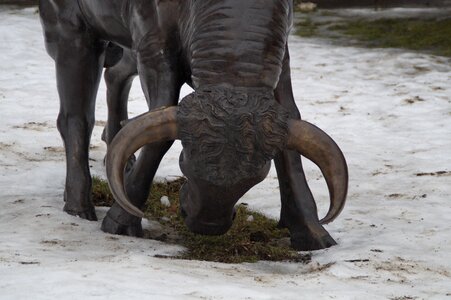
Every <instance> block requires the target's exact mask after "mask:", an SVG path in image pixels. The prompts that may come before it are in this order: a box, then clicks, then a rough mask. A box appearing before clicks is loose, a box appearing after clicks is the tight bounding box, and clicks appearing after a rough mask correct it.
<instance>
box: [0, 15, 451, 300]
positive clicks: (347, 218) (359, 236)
mask: <svg viewBox="0 0 451 300" xmlns="http://www.w3.org/2000/svg"><path fill="white" fill-rule="evenodd" d="M0 41H1V43H0V53H1V55H0V66H1V67H0V122H1V126H0V149H1V151H0V169H1V173H0V199H1V203H2V209H1V211H0V298H1V299H56V298H60V299H61V298H64V299H80V298H108V299H143V298H144V299H174V298H176V297H177V298H182V299H198V298H202V299H299V298H300V297H301V298H304V299H326V298H333V299H364V298H367V299H417V298H419V299H445V298H448V299H449V297H450V295H451V228H450V224H451V205H450V200H451V199H450V195H451V66H450V60H449V59H447V58H443V57H436V56H430V55H424V54H418V53H412V52H407V51H401V50H379V49H374V50H369V49H362V48H351V47H340V46H333V45H330V44H327V43H325V42H323V41H321V40H317V39H298V38H295V37H293V38H292V39H291V45H290V46H291V56H292V73H293V85H294V87H295V96H296V100H297V104H298V106H299V107H300V109H301V111H302V114H303V116H304V118H305V119H306V120H308V121H310V122H312V123H315V124H316V125H318V126H319V127H321V128H323V129H324V130H325V131H326V132H328V133H329V134H330V135H331V136H332V137H333V138H334V139H335V140H336V141H337V143H338V144H339V145H340V146H341V148H342V150H343V152H344V153H345V155H346V157H347V160H348V163H349V169H350V189H349V196H348V203H347V206H346V207H345V210H344V212H343V214H342V215H341V216H340V217H339V218H338V220H337V221H335V222H334V223H332V224H330V225H328V226H327V229H328V230H329V231H330V232H331V234H332V236H334V237H335V238H336V240H337V241H338V243H339V245H338V246H336V247H333V248H331V249H327V250H323V251H317V252H314V253H313V258H312V262H311V263H309V264H307V265H303V264H297V263H269V262H260V263H256V264H241V265H226V264H219V263H210V262H200V261H183V260H168V259H161V258H156V257H155V255H172V254H175V253H177V252H178V251H180V250H182V249H181V248H180V247H177V246H174V245H167V244H164V243H162V242H158V241H154V240H144V239H136V238H130V237H122V236H113V235H108V234H105V233H103V232H102V231H101V230H100V224H101V223H100V222H88V221H85V220H81V219H79V218H76V217H72V216H69V215H67V214H65V213H63V212H62V206H63V201H62V199H63V189H64V178H65V162H64V149H63V147H62V142H61V140H60V137H59V134H58V132H57V129H56V126H55V119H56V116H57V113H58V97H57V94H56V87H55V75H54V67H53V62H52V60H51V59H50V58H49V57H48V56H47V54H46V53H45V50H44V45H43V38H42V33H41V28H40V24H39V20H38V17H37V15H36V13H35V9H21V10H16V9H3V10H2V11H0ZM138 86H139V85H138V84H136V85H135V86H134V88H133V91H132V95H131V100H130V110H131V115H136V114H139V113H141V112H144V111H145V109H146V106H145V101H144V99H143V97H142V94H141V92H140V90H139V87H138ZM187 92H188V89H186V90H185V91H184V94H186V93H187ZM104 95H105V88H104V87H103V86H102V87H101V90H100V91H99V99H98V102H97V115H96V118H97V120H106V103H105V102H106V101H105V96H104ZM103 125H104V122H102V121H98V122H97V126H96V127H95V130H94V134H93V138H92V149H91V163H92V167H91V170H92V173H93V174H96V175H99V176H104V167H103V166H102V160H103V156H104V155H105V150H106V149H105V146H104V144H103V143H102V142H101V139H100V135H101V132H102V128H103V127H102V126H103ZM180 149H181V146H180V144H178V143H177V144H176V145H175V146H174V147H173V148H172V149H171V151H170V152H169V153H168V154H167V155H166V157H165V159H164V161H163V163H162V166H161V168H160V169H159V171H158V177H159V178H160V179H165V178H166V179H167V178H171V177H174V176H179V175H181V173H180V171H179V169H178V153H179V151H180ZM305 165H306V166H305V168H306V172H307V176H308V178H309V184H310V186H311V188H312V190H313V192H314V194H315V196H316V199H317V202H318V205H319V208H320V211H321V214H322V215H324V213H325V211H326V209H327V205H328V200H327V189H326V186H325V183H324V182H323V180H322V178H321V176H320V172H319V170H318V169H317V168H316V167H314V166H313V165H312V164H311V163H308V162H306V164H305ZM243 201H245V202H246V203H249V205H250V206H251V207H252V208H253V209H257V210H259V211H262V212H264V213H266V214H268V215H271V216H274V217H277V216H278V213H279V195H278V183H277V180H276V174H275V172H274V170H272V171H271V173H270V175H269V176H268V178H267V179H266V180H265V181H264V182H263V183H262V184H260V185H258V186H257V187H255V188H254V189H253V190H251V191H250V192H249V193H248V194H247V195H246V196H245V197H244V198H243ZM105 211H106V210H105V209H104V208H98V209H97V213H98V215H99V218H100V219H101V218H103V216H104V215H105ZM144 225H145V226H155V224H153V223H152V222H151V221H145V224H144ZM403 297H404V298H403Z"/></svg>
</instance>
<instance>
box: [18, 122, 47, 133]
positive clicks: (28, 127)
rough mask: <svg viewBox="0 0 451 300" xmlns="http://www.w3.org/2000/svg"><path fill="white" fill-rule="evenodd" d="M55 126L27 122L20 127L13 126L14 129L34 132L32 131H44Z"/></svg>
mask: <svg viewBox="0 0 451 300" xmlns="http://www.w3.org/2000/svg"><path fill="white" fill-rule="evenodd" d="M54 127H55V125H50V124H49V123H47V122H28V123H25V124H22V125H15V126H13V128H14V129H26V130H34V131H44V130H45V129H48V128H54Z"/></svg>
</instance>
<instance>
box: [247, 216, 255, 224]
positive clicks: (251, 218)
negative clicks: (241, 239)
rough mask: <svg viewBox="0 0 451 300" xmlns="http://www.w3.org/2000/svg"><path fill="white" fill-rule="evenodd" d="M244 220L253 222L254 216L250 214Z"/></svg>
mask: <svg viewBox="0 0 451 300" xmlns="http://www.w3.org/2000/svg"><path fill="white" fill-rule="evenodd" d="M246 221H248V222H253V221H254V216H252V215H250V216H248V217H247V219H246Z"/></svg>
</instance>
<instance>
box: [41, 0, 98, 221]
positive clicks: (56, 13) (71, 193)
mask: <svg viewBox="0 0 451 300" xmlns="http://www.w3.org/2000/svg"><path fill="white" fill-rule="evenodd" d="M58 5H59V7H58V8H55V6H57V5H53V4H51V3H49V2H48V1H41V2H40V14H41V20H42V24H43V28H44V34H45V37H46V48H47V51H48V53H49V54H50V56H51V57H52V58H53V59H54V60H55V64H56V78H57V86H58V93H59V97H60V112H59V115H58V120H57V126H58V130H59V131H60V133H61V136H62V138H63V141H64V145H65V149H66V164H67V168H66V172H67V174H66V185H65V191H64V200H65V202H66V203H65V206H64V211H66V212H67V213H69V214H71V215H77V216H79V217H81V218H84V219H88V220H97V217H96V214H95V211H94V206H93V205H92V202H91V175H90V171H89V164H88V157H89V153H88V152H89V143H90V138H91V133H92V129H93V126H94V108H95V99H96V93H97V89H98V86H99V81H100V76H101V72H102V68H103V64H104V57H103V53H104V49H105V43H104V42H100V41H97V40H96V39H95V38H94V37H93V36H92V35H91V34H90V33H88V31H87V30H85V29H84V28H83V25H82V21H81V18H80V15H79V14H78V10H77V9H78V7H77V6H74V3H73V2H65V1H61V2H59V3H58ZM66 9H67V10H68V11H71V12H72V13H71V14H64V13H61V11H64V10H66ZM77 14H78V15H77Z"/></svg>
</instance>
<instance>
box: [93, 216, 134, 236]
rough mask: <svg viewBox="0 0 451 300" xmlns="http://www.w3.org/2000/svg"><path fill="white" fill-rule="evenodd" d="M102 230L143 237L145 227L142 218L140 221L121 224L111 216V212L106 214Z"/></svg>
mask: <svg viewBox="0 0 451 300" xmlns="http://www.w3.org/2000/svg"><path fill="white" fill-rule="evenodd" d="M102 231H103V232H106V233H111V234H119V235H128V236H134V237H143V228H142V225H141V219H139V222H136V221H135V222H131V223H130V224H121V223H119V222H117V221H116V220H114V219H113V218H111V217H110V216H109V214H107V215H106V216H105V218H104V219H103V222H102Z"/></svg>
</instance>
